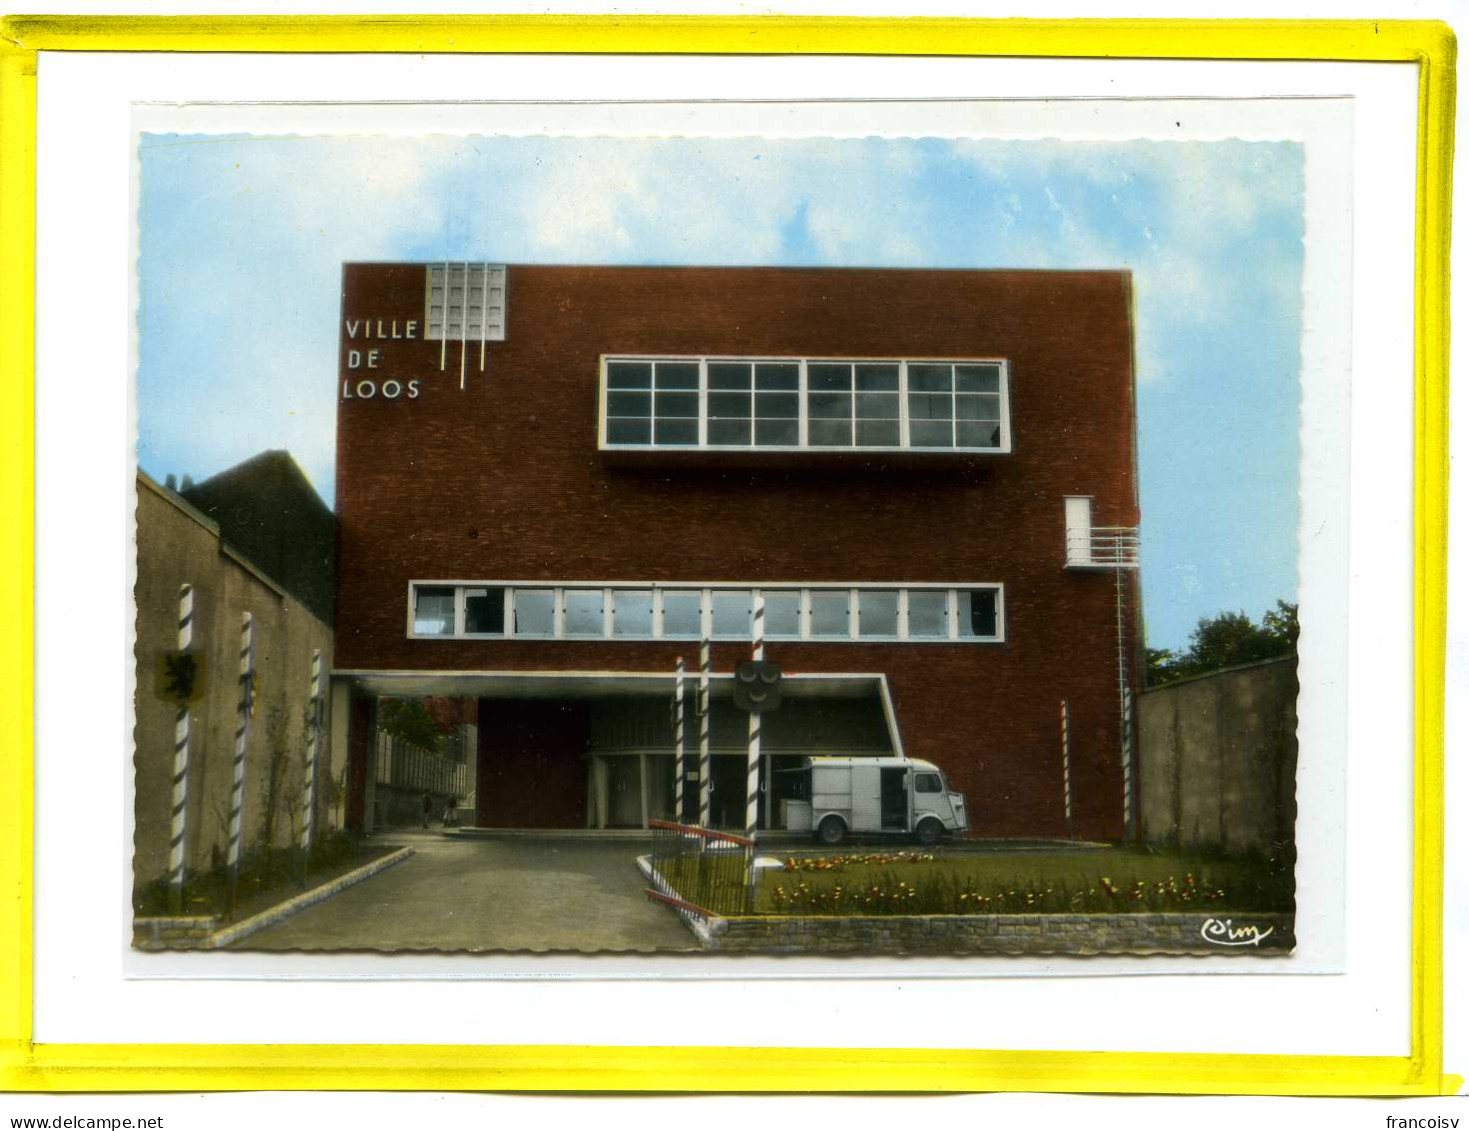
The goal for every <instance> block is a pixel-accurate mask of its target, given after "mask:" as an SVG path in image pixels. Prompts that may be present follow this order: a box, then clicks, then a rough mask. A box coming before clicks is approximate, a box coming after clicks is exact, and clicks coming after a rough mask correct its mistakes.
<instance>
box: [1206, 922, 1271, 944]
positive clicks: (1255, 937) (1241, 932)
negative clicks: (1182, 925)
mask: <svg viewBox="0 0 1469 1131" xmlns="http://www.w3.org/2000/svg"><path fill="white" fill-rule="evenodd" d="M1274 933H1275V928H1274V927H1266V928H1265V929H1264V930H1263V931H1262V930H1260V928H1259V927H1256V926H1254V925H1252V924H1246V925H1244V926H1239V927H1236V926H1235V925H1234V920H1233V919H1205V920H1204V925H1203V926H1202V927H1200V928H1199V934H1200V935H1201V936H1203V939H1204V941H1205V942H1207V943H1213V944H1214V945H1215V946H1259V945H1260V943H1262V942H1263V941H1264V940H1265V939H1268V938H1269V937H1270V936H1271V935H1273V934H1274Z"/></svg>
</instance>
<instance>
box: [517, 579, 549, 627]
mask: <svg viewBox="0 0 1469 1131" xmlns="http://www.w3.org/2000/svg"><path fill="white" fill-rule="evenodd" d="M514 596H515V635H516V636H551V635H554V634H555V632H556V591H555V590H554V589H517V590H516V591H515V594H514Z"/></svg>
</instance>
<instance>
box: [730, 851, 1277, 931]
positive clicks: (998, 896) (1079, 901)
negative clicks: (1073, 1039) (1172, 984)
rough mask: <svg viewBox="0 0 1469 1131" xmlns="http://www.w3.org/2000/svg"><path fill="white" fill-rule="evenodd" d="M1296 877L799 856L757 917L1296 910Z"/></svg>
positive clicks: (1122, 866)
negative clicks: (764, 915) (1294, 878)
mask: <svg viewBox="0 0 1469 1131" xmlns="http://www.w3.org/2000/svg"><path fill="white" fill-rule="evenodd" d="M1293 904H1294V882H1293V878H1292V876H1291V874H1290V873H1289V872H1288V871H1286V870H1283V869H1282V868H1281V867H1279V866H1278V865H1277V864H1276V863H1275V862H1273V861H1265V860H1248V859H1232V860H1209V859H1205V858H1203V857H1200V856H1197V855H1187V854H1181V855H1159V854H1154V853H1149V852H1143V851H1138V850H1135V849H1107V850H1099V851H1095V852H1088V853H1065V852H1062V853H1054V854H1042V853H1036V854H1027V853H1005V854H1003V855H1002V854H995V855H993V856H967V855H966V856H935V855H934V854H931V853H930V854H918V853H904V854H882V855H878V854H867V855H848V856H830V857H814V858H812V857H805V858H803V857H791V858H788V859H787V860H786V867H785V871H784V872H772V873H766V874H765V875H764V876H763V877H762V878H761V881H760V894H759V899H758V902H757V904H756V911H757V913H758V914H766V915H769V914H776V915H782V914H784V915H791V914H806V915H810V914H817V915H961V914H976V913H978V914H997V915H1042V914H1089V913H1098V912H1100V913H1110V914H1116V913H1119V912H1121V913H1131V912H1153V911H1193V910H1198V911H1203V912H1206V913H1212V912H1215V911H1255V912H1260V911H1288V910H1290V909H1291V908H1292V906H1293Z"/></svg>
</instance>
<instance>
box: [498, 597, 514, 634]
mask: <svg viewBox="0 0 1469 1131" xmlns="http://www.w3.org/2000/svg"><path fill="white" fill-rule="evenodd" d="M500 607H501V610H502V612H501V617H502V619H501V621H500V635H502V636H514V635H515V590H514V589H512V588H511V587H510V586H508V585H507V586H505V592H504V593H502V594H501V595H500Z"/></svg>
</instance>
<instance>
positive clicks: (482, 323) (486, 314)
mask: <svg viewBox="0 0 1469 1131" xmlns="http://www.w3.org/2000/svg"><path fill="white" fill-rule="evenodd" d="M489 319H490V265H489V264H488V263H485V264H483V265H482V270H481V272H480V284H479V371H480V372H481V373H483V372H484V371H485V339H486V338H488V337H489V336H490V328H489Z"/></svg>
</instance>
